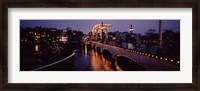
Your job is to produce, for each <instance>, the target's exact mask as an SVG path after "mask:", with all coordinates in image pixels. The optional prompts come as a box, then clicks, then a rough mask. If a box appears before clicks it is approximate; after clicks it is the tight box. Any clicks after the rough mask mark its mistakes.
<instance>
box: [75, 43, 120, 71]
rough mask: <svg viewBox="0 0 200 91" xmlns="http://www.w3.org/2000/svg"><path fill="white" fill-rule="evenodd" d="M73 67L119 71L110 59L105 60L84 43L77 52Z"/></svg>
mask: <svg viewBox="0 0 200 91" xmlns="http://www.w3.org/2000/svg"><path fill="white" fill-rule="evenodd" d="M74 69H75V70H77V71H115V70H117V71H121V70H122V69H120V68H119V66H118V65H116V64H115V63H114V62H112V61H111V60H107V59H105V58H104V57H103V55H100V54H98V53H97V51H95V50H93V49H89V48H88V47H87V46H86V45H84V47H83V48H82V50H81V51H80V52H79V54H78V57H77V59H76V62H75V63H74Z"/></svg>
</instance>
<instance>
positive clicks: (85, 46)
mask: <svg viewBox="0 0 200 91" xmlns="http://www.w3.org/2000/svg"><path fill="white" fill-rule="evenodd" d="M85 53H86V54H87V45H85Z"/></svg>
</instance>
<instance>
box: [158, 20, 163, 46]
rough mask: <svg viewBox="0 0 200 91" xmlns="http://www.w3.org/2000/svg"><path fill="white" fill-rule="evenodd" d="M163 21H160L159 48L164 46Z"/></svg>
mask: <svg viewBox="0 0 200 91" xmlns="http://www.w3.org/2000/svg"><path fill="white" fill-rule="evenodd" d="M162 27H163V26H162V20H159V46H162Z"/></svg>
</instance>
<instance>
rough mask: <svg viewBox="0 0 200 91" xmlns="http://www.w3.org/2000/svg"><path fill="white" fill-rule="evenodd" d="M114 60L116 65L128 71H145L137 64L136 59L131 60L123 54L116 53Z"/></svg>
mask: <svg viewBox="0 0 200 91" xmlns="http://www.w3.org/2000/svg"><path fill="white" fill-rule="evenodd" d="M115 58H116V59H115V60H116V61H117V62H116V63H117V65H118V66H119V67H120V68H121V69H123V70H130V71H145V70H146V69H145V68H144V67H143V66H142V65H141V64H139V63H138V62H137V61H136V60H133V59H131V58H129V57H127V56H125V55H116V56H115Z"/></svg>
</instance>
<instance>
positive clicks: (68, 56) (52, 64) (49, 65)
mask: <svg viewBox="0 0 200 91" xmlns="http://www.w3.org/2000/svg"><path fill="white" fill-rule="evenodd" d="M76 51H77V50H74V51H73V53H72V54H71V55H69V56H68V57H66V58H63V59H61V60H59V61H56V62H54V63H51V64H48V65H45V66H42V67H39V68H36V69H33V70H31V71H37V70H40V69H44V68H47V67H49V66H52V65H55V64H58V63H60V62H62V61H65V60H67V59H69V58H71V57H72V56H74V55H75V52H76Z"/></svg>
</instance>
